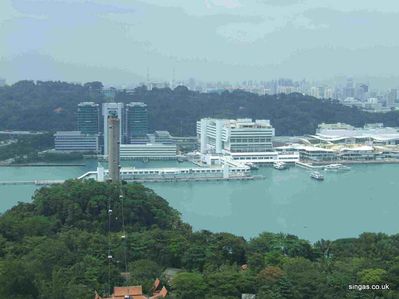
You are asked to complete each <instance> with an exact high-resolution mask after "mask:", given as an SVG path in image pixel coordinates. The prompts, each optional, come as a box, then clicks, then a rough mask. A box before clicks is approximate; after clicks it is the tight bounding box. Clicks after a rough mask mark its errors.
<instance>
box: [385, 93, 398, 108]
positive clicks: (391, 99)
mask: <svg viewBox="0 0 399 299" xmlns="http://www.w3.org/2000/svg"><path fill="white" fill-rule="evenodd" d="M397 98H398V90H397V89H391V90H390V91H389V93H388V95H387V97H386V106H387V107H389V108H391V107H394V106H395V102H396V99H397Z"/></svg>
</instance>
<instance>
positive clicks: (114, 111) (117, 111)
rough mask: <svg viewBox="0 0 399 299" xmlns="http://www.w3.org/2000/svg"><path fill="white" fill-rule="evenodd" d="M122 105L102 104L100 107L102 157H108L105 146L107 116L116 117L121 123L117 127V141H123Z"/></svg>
mask: <svg viewBox="0 0 399 299" xmlns="http://www.w3.org/2000/svg"><path fill="white" fill-rule="evenodd" d="M123 107H124V105H123V103H103V105H102V116H103V125H104V129H103V133H104V143H103V144H104V155H105V156H106V155H108V149H107V146H106V145H107V144H108V128H107V127H108V116H109V115H117V117H118V118H119V120H120V121H121V124H120V126H119V134H120V135H119V140H123V131H122V130H123V127H124V124H123Z"/></svg>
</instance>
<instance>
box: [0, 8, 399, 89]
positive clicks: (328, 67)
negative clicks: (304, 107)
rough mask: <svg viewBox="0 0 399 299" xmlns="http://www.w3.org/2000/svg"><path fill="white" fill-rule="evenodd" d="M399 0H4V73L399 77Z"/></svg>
mask: <svg viewBox="0 0 399 299" xmlns="http://www.w3.org/2000/svg"><path fill="white" fill-rule="evenodd" d="M398 16H399V3H398V2H397V1H394V0H385V1H383V4H382V3H381V2H376V1H372V0H353V1H336V0H325V1H316V0H278V1H277V0H245V1H244V0H203V1H202V0H201V1H183V0H168V1H159V0H158V1H156V0H131V1H126V0H115V1H112V4H110V1H106V0H91V1H79V0H58V1H50V0H37V1H30V0H3V1H1V2H0V24H1V26H0V41H1V44H2V45H3V46H2V47H1V49H0V77H5V78H7V81H8V82H9V83H13V82H15V81H18V80H21V79H32V80H64V81H69V82H72V81H79V82H84V81H93V80H99V81H102V82H104V83H107V84H116V83H120V84H129V83H131V82H139V81H143V80H145V79H146V76H147V70H148V71H149V73H150V76H151V78H153V80H155V81H160V80H162V81H165V80H166V81H170V80H171V79H172V77H173V74H174V77H175V79H176V80H183V79H186V78H195V79H197V80H202V81H224V80H227V81H243V80H271V79H273V78H279V77H288V78H293V79H295V80H301V79H302V78H307V79H308V80H329V79H331V78H334V77H336V76H340V77H342V76H343V77H347V76H349V77H353V78H355V79H359V80H360V81H369V82H370V83H371V84H373V85H375V86H378V87H381V88H387V87H392V86H393V87H395V86H394V85H396V83H395V82H399V68H398V65H397V63H395V62H396V61H397V53H398V50H399V40H397V39H395V38H394V36H393V35H392V30H393V28H397V27H398V26H399V17H398Z"/></svg>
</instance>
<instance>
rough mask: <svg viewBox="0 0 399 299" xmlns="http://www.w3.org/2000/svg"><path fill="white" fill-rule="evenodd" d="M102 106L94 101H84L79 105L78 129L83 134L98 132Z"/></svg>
mask: <svg viewBox="0 0 399 299" xmlns="http://www.w3.org/2000/svg"><path fill="white" fill-rule="evenodd" d="M99 118H100V108H99V105H98V104H95V103H93V102H83V103H80V104H79V105H78V115H77V119H78V131H80V132H82V134H98V133H99V130H100V126H99Z"/></svg>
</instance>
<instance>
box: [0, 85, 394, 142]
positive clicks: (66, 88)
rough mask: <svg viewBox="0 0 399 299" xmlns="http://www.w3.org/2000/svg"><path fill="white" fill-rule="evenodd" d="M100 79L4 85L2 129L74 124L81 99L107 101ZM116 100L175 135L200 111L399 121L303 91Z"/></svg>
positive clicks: (278, 118)
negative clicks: (137, 107)
mask: <svg viewBox="0 0 399 299" xmlns="http://www.w3.org/2000/svg"><path fill="white" fill-rule="evenodd" d="M101 90H102V84H101V83H100V82H90V83H86V84H84V85H80V84H70V83H65V82H42V81H38V82H36V83H35V82H33V81H20V82H18V83H15V84H14V85H12V86H6V87H3V88H0V104H1V105H0V129H23V130H48V131H53V130H73V129H76V110H77V104H78V103H79V102H82V101H94V102H97V103H102V102H104V101H105V98H104V96H103V95H102V93H101ZM116 100H117V101H121V102H125V103H127V102H130V101H143V102H145V103H147V104H148V107H149V125H150V129H151V130H169V131H170V132H171V133H172V134H173V135H177V136H189V135H191V136H192V135H195V122H196V121H197V120H198V119H200V118H201V117H207V116H210V117H226V118H237V117H252V118H266V119H270V120H271V121H272V124H273V126H274V127H275V128H276V133H277V134H278V135H302V134H311V133H314V131H315V129H316V127H317V125H318V124H319V123H322V122H345V123H349V124H352V125H356V126H362V125H364V124H365V123H368V122H383V123H384V124H385V125H387V126H399V113H398V112H389V113H367V112H363V111H360V110H358V109H357V108H351V107H346V106H343V105H340V104H339V103H337V102H336V101H331V100H318V99H315V98H313V97H310V96H303V95H301V94H290V95H283V94H281V95H275V96H258V95H256V94H252V93H249V92H244V91H240V90H236V91H233V92H228V91H225V92H223V93H221V94H218V93H207V94H205V93H199V92H194V91H189V90H188V89H187V88H186V87H183V86H179V87H177V88H175V89H174V90H171V89H169V88H165V89H153V90H151V91H149V90H147V89H146V88H145V87H139V88H136V89H135V90H134V91H133V92H127V91H123V92H119V93H117V96H116Z"/></svg>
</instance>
